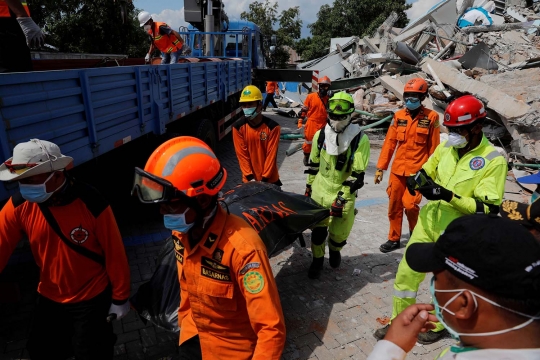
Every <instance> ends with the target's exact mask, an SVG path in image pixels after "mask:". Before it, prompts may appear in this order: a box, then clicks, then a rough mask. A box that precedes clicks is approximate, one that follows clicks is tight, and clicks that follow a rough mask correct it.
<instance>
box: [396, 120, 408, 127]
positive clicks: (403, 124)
mask: <svg viewBox="0 0 540 360" xmlns="http://www.w3.org/2000/svg"><path fill="white" fill-rule="evenodd" d="M397 126H407V119H398V121H397Z"/></svg>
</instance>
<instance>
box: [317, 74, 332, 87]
mask: <svg viewBox="0 0 540 360" xmlns="http://www.w3.org/2000/svg"><path fill="white" fill-rule="evenodd" d="M318 83H319V84H326V85H332V81H330V78H329V77H328V76H323V77H322V78H320V79H319V81H318Z"/></svg>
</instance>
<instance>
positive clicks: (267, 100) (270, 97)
mask: <svg viewBox="0 0 540 360" xmlns="http://www.w3.org/2000/svg"><path fill="white" fill-rule="evenodd" d="M268 103H271V104H272V106H273V107H274V108H275V109H277V108H278V106H277V104H276V100H274V94H268V93H267V94H266V97H265V98H264V103H263V110H266V107H267V106H268Z"/></svg>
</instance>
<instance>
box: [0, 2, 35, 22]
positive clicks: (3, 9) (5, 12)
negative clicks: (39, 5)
mask: <svg viewBox="0 0 540 360" xmlns="http://www.w3.org/2000/svg"><path fill="white" fill-rule="evenodd" d="M21 3H22V5H23V7H24V10H25V11H26V14H28V16H30V9H28V4H27V3H26V1H21ZM3 17H11V13H10V12H9V6H8V4H7V2H5V0H0V18H3Z"/></svg>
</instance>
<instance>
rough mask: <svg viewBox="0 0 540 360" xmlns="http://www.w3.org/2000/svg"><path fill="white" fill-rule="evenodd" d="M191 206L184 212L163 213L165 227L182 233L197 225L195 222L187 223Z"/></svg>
mask: <svg viewBox="0 0 540 360" xmlns="http://www.w3.org/2000/svg"><path fill="white" fill-rule="evenodd" d="M188 210H189V208H187V209H186V211H184V212H183V213H182V214H165V215H163V223H164V224H165V228H167V229H169V230H174V231H178V232H181V233H184V234H185V233H187V232H188V231H189V229H191V228H192V227H193V225H195V223H191V224H187V223H186V213H187V212H188Z"/></svg>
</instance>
